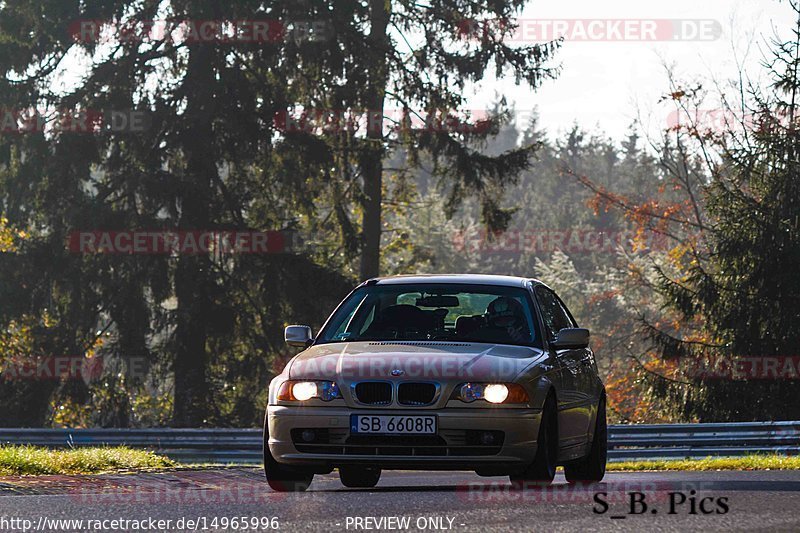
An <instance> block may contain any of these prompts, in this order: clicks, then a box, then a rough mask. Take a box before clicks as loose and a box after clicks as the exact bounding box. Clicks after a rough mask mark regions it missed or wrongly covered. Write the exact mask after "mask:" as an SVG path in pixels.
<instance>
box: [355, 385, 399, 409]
mask: <svg viewBox="0 0 800 533" xmlns="http://www.w3.org/2000/svg"><path fill="white" fill-rule="evenodd" d="M355 391H356V399H357V400H358V401H359V402H360V403H363V404H366V405H389V404H390V403H391V402H392V384H391V383H385V382H382V381H364V382H363V383H359V384H357V385H356V387H355Z"/></svg>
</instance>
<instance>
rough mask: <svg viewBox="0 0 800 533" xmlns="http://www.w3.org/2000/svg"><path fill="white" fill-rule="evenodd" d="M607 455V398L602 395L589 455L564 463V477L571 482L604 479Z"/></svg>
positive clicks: (595, 481) (590, 481)
mask: <svg viewBox="0 0 800 533" xmlns="http://www.w3.org/2000/svg"><path fill="white" fill-rule="evenodd" d="M607 457H608V423H607V421H606V399H605V397H602V398H600V402H599V403H598V405H597V421H596V422H595V425H594V437H593V438H592V448H591V450H589V455H587V456H586V457H584V458H583V459H579V460H578V461H573V462H570V463H567V464H566V465H564V477H566V478H567V481H568V482H570V483H579V482H581V481H587V482H589V483H597V482H599V481H602V480H603V477H604V476H605V474H606V459H607Z"/></svg>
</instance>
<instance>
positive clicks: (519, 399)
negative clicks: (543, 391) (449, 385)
mask: <svg viewBox="0 0 800 533" xmlns="http://www.w3.org/2000/svg"><path fill="white" fill-rule="evenodd" d="M455 399H458V400H461V401H462V402H467V403H471V402H474V401H475V400H486V401H487V402H489V403H505V404H510V403H528V400H529V399H528V393H527V392H526V391H525V389H524V388H523V387H522V385H517V384H516V383H463V384H462V385H461V386H460V387H458V388H456V394H455Z"/></svg>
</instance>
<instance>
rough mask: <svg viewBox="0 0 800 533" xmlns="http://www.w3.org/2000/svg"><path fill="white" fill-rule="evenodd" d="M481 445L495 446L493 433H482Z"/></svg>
mask: <svg viewBox="0 0 800 533" xmlns="http://www.w3.org/2000/svg"><path fill="white" fill-rule="evenodd" d="M481 444H494V435H493V434H492V432H491V431H484V432H483V433H481Z"/></svg>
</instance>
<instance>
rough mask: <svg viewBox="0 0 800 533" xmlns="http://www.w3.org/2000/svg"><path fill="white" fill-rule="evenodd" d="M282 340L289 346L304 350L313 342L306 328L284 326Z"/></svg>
mask: <svg viewBox="0 0 800 533" xmlns="http://www.w3.org/2000/svg"><path fill="white" fill-rule="evenodd" d="M283 338H284V340H286V344H288V345H289V346H297V347H299V348H305V347H306V346H308V344H309V343H310V342H311V341H313V340H314V338H313V337H312V336H311V328H310V327H308V326H286V329H285V330H283Z"/></svg>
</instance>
